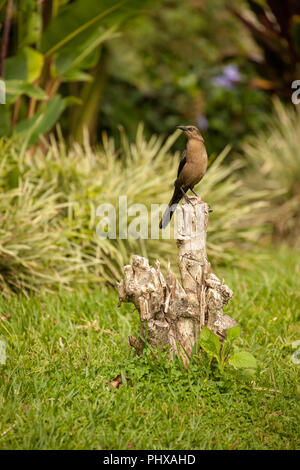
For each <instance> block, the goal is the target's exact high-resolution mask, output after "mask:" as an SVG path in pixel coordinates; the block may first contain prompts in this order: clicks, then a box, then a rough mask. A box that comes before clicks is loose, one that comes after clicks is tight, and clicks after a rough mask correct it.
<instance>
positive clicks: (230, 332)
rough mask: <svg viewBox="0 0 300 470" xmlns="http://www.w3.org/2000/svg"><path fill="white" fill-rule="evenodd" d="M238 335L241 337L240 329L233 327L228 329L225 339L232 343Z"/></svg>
mask: <svg viewBox="0 0 300 470" xmlns="http://www.w3.org/2000/svg"><path fill="white" fill-rule="evenodd" d="M240 335H241V329H240V327H239V326H233V327H232V328H229V330H227V334H226V339H228V340H229V341H232V340H234V339H235V338H238V337H239V336H240Z"/></svg>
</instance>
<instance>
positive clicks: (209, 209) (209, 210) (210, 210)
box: [190, 186, 213, 212]
mask: <svg viewBox="0 0 300 470" xmlns="http://www.w3.org/2000/svg"><path fill="white" fill-rule="evenodd" d="M190 190H191V191H192V193H194V194H195V196H197V197H198V198H199V199H201V198H200V196H198V194H197V193H196V191H194V189H193V188H192V187H191V186H190ZM208 212H213V209H211V208H210V205H209V204H208Z"/></svg>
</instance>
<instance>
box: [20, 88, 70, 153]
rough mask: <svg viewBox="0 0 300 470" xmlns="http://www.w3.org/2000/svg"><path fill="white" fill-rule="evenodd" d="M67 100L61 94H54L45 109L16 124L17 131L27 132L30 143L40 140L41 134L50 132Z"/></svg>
mask: <svg viewBox="0 0 300 470" xmlns="http://www.w3.org/2000/svg"><path fill="white" fill-rule="evenodd" d="M66 105H67V102H66V100H65V99H63V98H62V97H61V96H60V95H56V96H54V98H52V100H51V101H49V103H48V104H47V106H46V108H45V110H43V111H42V112H40V113H37V114H35V115H34V116H33V117H32V118H31V119H27V120H24V121H21V122H20V123H18V124H17V125H16V126H15V132H16V133H20V132H24V133H27V135H26V136H27V138H28V145H34V144H36V143H37V142H38V140H39V138H40V136H41V135H43V134H45V133H46V132H48V131H49V130H50V129H51V127H53V126H54V124H55V123H56V121H57V120H58V118H59V116H60V115H61V113H62V112H63V111H64V109H65V107H66Z"/></svg>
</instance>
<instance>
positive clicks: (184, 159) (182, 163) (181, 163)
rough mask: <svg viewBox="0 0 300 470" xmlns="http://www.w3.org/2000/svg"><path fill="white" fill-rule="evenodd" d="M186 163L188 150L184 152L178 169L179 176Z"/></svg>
mask: <svg viewBox="0 0 300 470" xmlns="http://www.w3.org/2000/svg"><path fill="white" fill-rule="evenodd" d="M185 164H186V150H184V151H183V153H182V157H181V160H180V163H179V167H178V171H177V178H178V176H179V175H180V173H181V170H182V168H183V167H184V165H185Z"/></svg>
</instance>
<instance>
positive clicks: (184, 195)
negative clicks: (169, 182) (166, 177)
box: [180, 186, 192, 204]
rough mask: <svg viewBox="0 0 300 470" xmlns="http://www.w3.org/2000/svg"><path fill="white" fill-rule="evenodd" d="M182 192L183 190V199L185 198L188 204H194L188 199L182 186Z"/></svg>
mask: <svg viewBox="0 0 300 470" xmlns="http://www.w3.org/2000/svg"><path fill="white" fill-rule="evenodd" d="M180 190H181V192H182V194H183V197H184V199H185V200H186V202H188V203H190V204H192V203H191V201H190V200H189V198H188V197H187V195H186V193H185V191H184V189H183V187H182V186H180Z"/></svg>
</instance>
